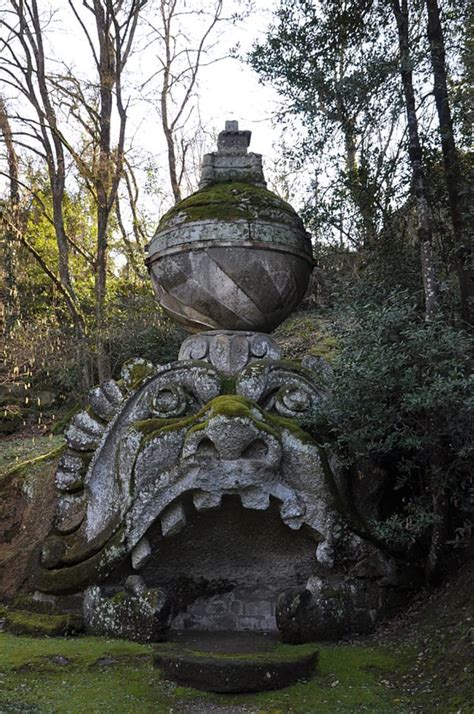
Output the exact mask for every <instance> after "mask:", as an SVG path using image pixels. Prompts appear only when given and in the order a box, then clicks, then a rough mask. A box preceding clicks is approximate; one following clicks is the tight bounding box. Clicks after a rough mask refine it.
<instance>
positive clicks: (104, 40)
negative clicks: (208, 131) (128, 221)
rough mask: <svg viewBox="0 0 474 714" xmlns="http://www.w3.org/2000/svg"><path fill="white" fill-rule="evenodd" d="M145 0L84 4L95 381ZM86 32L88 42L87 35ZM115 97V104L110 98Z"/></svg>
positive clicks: (102, 360) (103, 369)
mask: <svg viewBox="0 0 474 714" xmlns="http://www.w3.org/2000/svg"><path fill="white" fill-rule="evenodd" d="M145 4H146V0H131V3H130V5H129V8H128V10H127V11H126V13H125V17H122V18H120V19H119V15H120V13H121V12H125V8H124V5H123V3H121V2H120V3H114V2H113V1H112V0H105V2H103V1H102V0H93V6H92V7H90V6H88V5H87V7H88V9H89V10H90V11H91V12H92V14H93V16H94V21H95V25H96V31H97V39H98V45H99V47H98V55H97V54H96V53H95V52H94V57H95V60H96V66H97V73H98V79H99V98H100V108H99V126H98V149H99V161H98V170H97V173H96V175H95V176H94V177H93V183H94V186H95V192H96V198H97V252H96V275H95V303H96V304H95V308H96V352H97V370H98V374H99V381H101V382H103V381H104V380H106V379H107V378H108V377H109V376H110V359H109V355H108V353H107V348H106V327H107V325H106V297H107V258H108V231H109V218H110V213H111V211H112V209H113V207H114V205H115V203H116V198H117V191H118V187H119V183H120V180H121V178H122V174H123V161H124V144H125V127H126V122H127V113H126V108H125V106H124V104H123V101H122V73H123V70H124V68H125V64H126V62H127V59H128V57H129V54H130V51H131V47H132V42H133V38H134V35H135V30H136V27H137V22H138V16H139V13H140V11H141V10H142V8H143V7H144V6H145ZM83 29H84V31H85V32H86V36H87V39H88V41H89V44H90V45H91V46H93V43H92V40H91V38H90V36H89V35H88V33H87V30H86V29H85V28H83ZM114 102H115V104H114ZM114 106H115V108H116V110H117V113H118V117H119V131H118V141H117V145H116V146H115V147H112V132H111V123H112V111H113V108H114Z"/></svg>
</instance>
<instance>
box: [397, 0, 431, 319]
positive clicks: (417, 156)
mask: <svg viewBox="0 0 474 714" xmlns="http://www.w3.org/2000/svg"><path fill="white" fill-rule="evenodd" d="M391 5H392V10H393V13H394V16H395V20H396V23H397V30H398V46H399V55H400V76H401V80H402V85H403V94H404V99H405V110H406V115H407V125H408V136H409V144H408V155H409V158H410V164H411V170H412V179H413V190H414V193H415V199H416V209H417V217H418V239H419V243H420V251H421V270H422V275H423V285H424V291H425V317H426V320H427V321H428V322H429V321H430V320H432V319H433V318H434V316H435V315H436V312H437V309H438V286H437V280H436V271H435V265H434V256H433V236H432V230H431V221H430V212H429V203H428V193H427V190H426V179H425V173H424V169H423V156H422V151H421V143H420V136H419V132H418V117H417V114H416V103H415V90H414V88H413V73H412V70H411V57H410V41H409V24H408V20H409V16H408V3H407V0H401V4H400V0H391Z"/></svg>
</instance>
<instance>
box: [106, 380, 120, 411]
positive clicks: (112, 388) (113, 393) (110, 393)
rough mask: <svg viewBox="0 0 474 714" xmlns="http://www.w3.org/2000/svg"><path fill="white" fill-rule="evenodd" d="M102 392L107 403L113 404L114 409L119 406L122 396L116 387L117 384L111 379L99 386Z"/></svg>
mask: <svg viewBox="0 0 474 714" xmlns="http://www.w3.org/2000/svg"><path fill="white" fill-rule="evenodd" d="M101 389H102V392H103V393H104V396H105V397H106V398H107V399H108V401H109V402H110V403H111V404H113V406H114V407H118V405H119V404H121V403H122V402H123V394H122V391H121V389H120V387H119V386H118V384H117V382H115V381H114V380H113V379H108V380H107V381H106V382H103V384H102V385H101Z"/></svg>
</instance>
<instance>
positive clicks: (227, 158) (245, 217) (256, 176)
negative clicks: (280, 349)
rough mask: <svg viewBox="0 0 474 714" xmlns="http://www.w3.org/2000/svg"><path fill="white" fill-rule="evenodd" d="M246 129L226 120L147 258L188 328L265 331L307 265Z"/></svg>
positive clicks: (294, 296)
mask: <svg viewBox="0 0 474 714" xmlns="http://www.w3.org/2000/svg"><path fill="white" fill-rule="evenodd" d="M249 143H250V132H249V131H239V128H238V123H237V122H235V121H230V122H226V127H225V130H224V131H223V132H221V133H220V134H219V138H218V150H217V151H216V152H213V153H211V154H206V155H205V156H204V159H203V163H202V174H201V182H200V184H199V190H198V191H197V192H196V193H194V194H192V195H191V196H188V197H187V198H185V199H184V200H183V201H180V202H179V203H177V204H176V205H175V206H173V208H171V210H169V211H168V212H167V213H166V214H165V215H164V216H163V217H162V219H161V221H160V223H159V225H158V229H157V231H156V233H155V235H154V237H153V239H152V240H151V242H150V244H149V246H148V256H147V259H146V263H147V266H148V269H149V271H150V274H151V279H152V281H153V285H154V289H155V292H156V295H157V297H158V300H159V302H160V304H161V306H162V308H163V310H164V311H165V312H166V313H167V314H168V315H170V316H171V317H172V318H174V319H175V320H176V321H177V322H180V323H181V324H182V325H184V327H186V328H187V329H188V330H190V331H191V332H200V331H202V330H216V329H224V330H246V331H261V332H270V331H271V330H273V329H274V328H275V327H276V326H277V325H278V324H279V323H280V322H282V321H283V320H284V319H285V318H286V317H287V316H288V315H289V314H290V313H291V312H292V311H293V310H294V308H295V307H296V306H297V305H298V303H299V302H300V300H301V299H302V298H303V296H304V294H305V292H306V288H307V286H308V281H309V277H310V275H311V271H312V269H313V257H312V248H311V240H310V236H309V234H308V233H307V232H306V231H305V228H304V226H303V222H302V221H301V219H300V218H299V216H298V215H297V213H296V212H295V211H294V209H293V208H292V207H291V206H290V205H289V204H288V203H287V202H286V201H284V200H283V199H281V198H280V197H279V196H277V195H276V194H275V193H272V192H271V191H269V190H268V189H267V188H266V183H265V179H264V176H263V171H262V157H261V155H260V154H254V153H248V152H247V149H248V146H249Z"/></svg>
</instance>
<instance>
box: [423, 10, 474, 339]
mask: <svg viewBox="0 0 474 714" xmlns="http://www.w3.org/2000/svg"><path fill="white" fill-rule="evenodd" d="M425 5H426V10H427V13H428V23H427V35H428V41H429V43H430V50H431V66H432V69H433V77H434V86H433V92H434V98H435V102H436V110H437V113H438V121H439V130H440V135H441V149H442V152H443V162H444V173H445V177H446V188H447V192H448V199H449V209H450V213H451V223H452V226H453V235H454V243H455V255H456V268H457V273H458V280H459V289H460V296H461V315H462V318H463V320H464V321H465V322H466V323H467V324H468V325H469V326H471V327H472V326H474V269H473V264H472V243H471V239H470V236H469V233H468V231H467V227H466V221H465V215H466V211H465V196H464V195H463V188H462V186H463V181H462V174H463V172H462V166H461V162H460V161H459V155H458V152H457V149H456V143H455V140H454V132H453V120H452V116H451V107H450V104H449V95H448V83H447V72H446V54H445V48H444V38H443V29H442V26H441V19H440V12H439V6H438V2H437V0H425Z"/></svg>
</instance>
